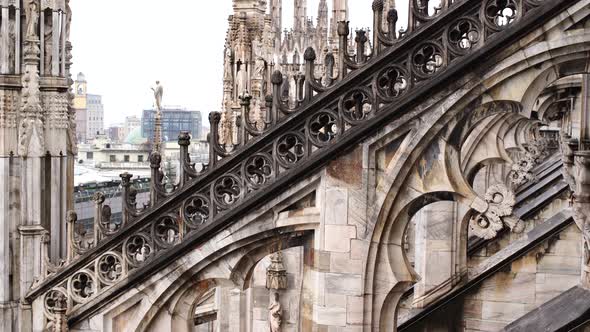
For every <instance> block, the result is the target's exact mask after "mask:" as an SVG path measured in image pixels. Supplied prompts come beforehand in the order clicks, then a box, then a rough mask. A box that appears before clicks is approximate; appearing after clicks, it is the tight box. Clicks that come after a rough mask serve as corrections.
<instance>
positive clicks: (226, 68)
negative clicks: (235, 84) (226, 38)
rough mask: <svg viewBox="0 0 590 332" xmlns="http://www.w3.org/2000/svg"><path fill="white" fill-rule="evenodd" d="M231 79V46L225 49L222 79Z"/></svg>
mask: <svg viewBox="0 0 590 332" xmlns="http://www.w3.org/2000/svg"><path fill="white" fill-rule="evenodd" d="M231 79H232V65H231V48H230V47H226V49H225V60H224V62H223V80H224V81H231Z"/></svg>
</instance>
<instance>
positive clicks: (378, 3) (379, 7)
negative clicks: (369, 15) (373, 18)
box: [372, 0, 384, 12]
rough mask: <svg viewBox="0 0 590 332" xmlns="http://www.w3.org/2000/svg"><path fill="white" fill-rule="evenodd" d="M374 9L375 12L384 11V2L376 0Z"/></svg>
mask: <svg viewBox="0 0 590 332" xmlns="http://www.w3.org/2000/svg"><path fill="white" fill-rule="evenodd" d="M372 8H373V11H374V12H380V11H383V8H384V3H383V0H374V1H373V5H372Z"/></svg>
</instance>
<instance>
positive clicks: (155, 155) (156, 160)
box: [150, 151, 162, 168]
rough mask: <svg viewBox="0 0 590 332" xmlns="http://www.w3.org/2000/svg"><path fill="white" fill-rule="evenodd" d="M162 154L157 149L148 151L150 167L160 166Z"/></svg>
mask: <svg viewBox="0 0 590 332" xmlns="http://www.w3.org/2000/svg"><path fill="white" fill-rule="evenodd" d="M161 164H162V155H161V154H160V153H159V152H158V151H153V152H152V153H150V168H160V165H161Z"/></svg>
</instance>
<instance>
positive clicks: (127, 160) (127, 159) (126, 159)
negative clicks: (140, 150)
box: [123, 154, 129, 163]
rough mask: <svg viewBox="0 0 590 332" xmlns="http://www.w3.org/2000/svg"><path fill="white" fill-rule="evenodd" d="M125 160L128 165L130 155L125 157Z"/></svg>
mask: <svg viewBox="0 0 590 332" xmlns="http://www.w3.org/2000/svg"><path fill="white" fill-rule="evenodd" d="M123 160H124V161H125V162H126V163H128V162H129V155H128V154H126V155H124V156H123Z"/></svg>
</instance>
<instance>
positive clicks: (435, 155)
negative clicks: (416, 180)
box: [418, 141, 441, 179]
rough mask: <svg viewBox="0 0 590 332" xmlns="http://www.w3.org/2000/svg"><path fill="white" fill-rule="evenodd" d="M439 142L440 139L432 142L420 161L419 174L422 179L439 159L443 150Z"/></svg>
mask: <svg viewBox="0 0 590 332" xmlns="http://www.w3.org/2000/svg"><path fill="white" fill-rule="evenodd" d="M438 144H439V143H438V141H436V142H435V143H433V144H431V145H430V146H429V147H428V149H427V150H426V151H425V152H424V155H423V156H422V159H420V162H419V163H418V174H419V175H420V178H421V179H424V178H425V177H426V176H427V175H428V173H430V171H431V170H432V168H433V167H434V165H435V164H436V161H437V160H438V159H439V156H440V153H441V151H440V147H439V145H438Z"/></svg>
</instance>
